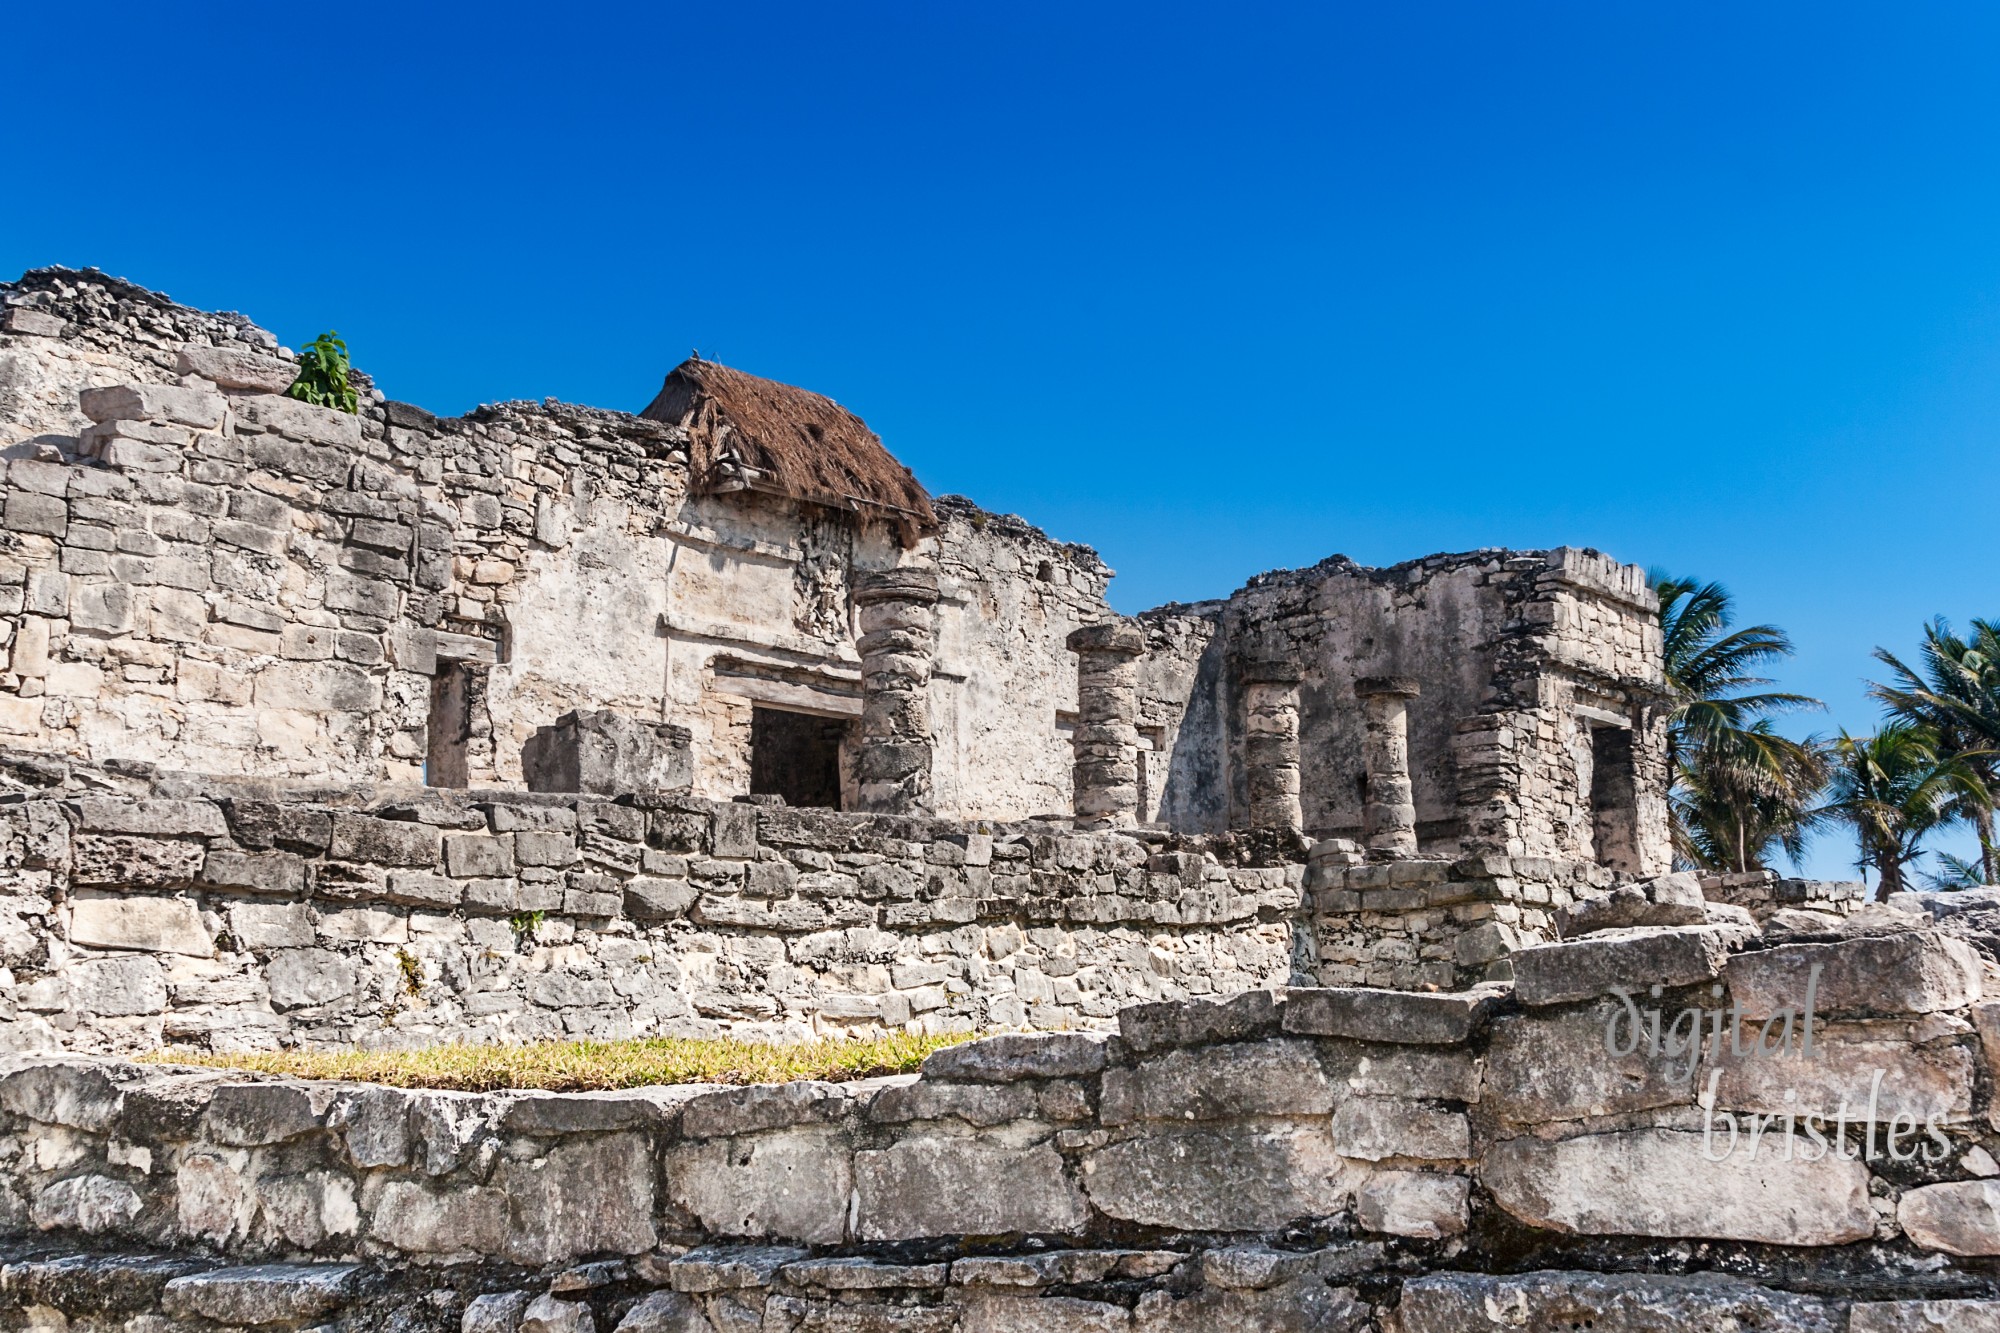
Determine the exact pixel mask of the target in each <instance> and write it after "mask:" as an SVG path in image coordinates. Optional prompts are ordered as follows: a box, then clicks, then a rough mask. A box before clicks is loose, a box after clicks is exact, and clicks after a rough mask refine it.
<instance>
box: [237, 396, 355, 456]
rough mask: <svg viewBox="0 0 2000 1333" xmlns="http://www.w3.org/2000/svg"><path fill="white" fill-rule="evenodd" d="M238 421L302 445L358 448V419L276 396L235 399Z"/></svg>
mask: <svg viewBox="0 0 2000 1333" xmlns="http://www.w3.org/2000/svg"><path fill="white" fill-rule="evenodd" d="M235 406H236V415H237V419H238V420H239V421H242V422H244V423H246V424H248V425H252V426H258V427H261V428H263V429H264V430H267V431H273V432H276V433H277V434H279V435H284V436H286V437H288V438H290V439H294V440H299V441H301V442H304V443H306V444H319V445H328V446H332V447H333V448H336V449H340V450H358V449H359V448H360V447H361V418H360V417H358V416H355V415H353V414H352V413H348V412H341V411H336V410H335V409H333V408H331V407H315V406H314V405H312V404H311V403H302V402H300V401H299V400H298V399H296V398H282V397H279V396H278V395H276V394H249V395H246V396H244V397H241V398H238V399H236V402H235Z"/></svg>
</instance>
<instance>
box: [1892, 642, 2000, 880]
mask: <svg viewBox="0 0 2000 1333" xmlns="http://www.w3.org/2000/svg"><path fill="white" fill-rule="evenodd" d="M1919 651H1920V653H1921V658H1920V660H1919V663H1918V666H1917V667H1914V668H1913V667H1910V666H1906V665H1905V664H1904V663H1903V662H1901V661H1900V660H1898V659H1897V658H1896V657H1895V656H1894V655H1893V654H1891V653H1890V652H1889V651H1888V650H1887V649H1885V648H1877V649H1876V650H1875V658H1876V660H1877V661H1879V662H1881V663H1882V664H1883V665H1885V666H1887V667H1888V668H1889V670H1891V671H1892V672H1894V673H1895V683H1894V684H1891V685H1879V684H1871V685H1870V686H1869V688H1868V692H1869V693H1870V694H1872V695H1874V696H1875V697H1876V698H1877V699H1880V700H1881V701H1882V702H1883V703H1884V704H1886V705H1888V708H1889V711H1890V713H1892V714H1894V715H1895V716H1896V717H1898V718H1901V719H1903V720H1905V721H1907V722H1910V723H1913V724H1915V725H1919V726H1924V727H1928V728H1929V729H1930V730H1931V732H1932V733H1933V734H1934V735H1935V736H1936V737H1937V743H1938V747H1939V749H1940V751H1941V752H1942V753H1944V754H1946V755H1950V756H1952V757H1954V758H1956V759H1957V760H1958V761H1959V771H1960V772H1961V773H1963V774H1964V775H1965V776H1967V777H1969V778H1971V779H1973V782H1972V784H1971V785H1969V786H1967V787H1965V789H1964V790H1963V791H1961V793H1960V796H1959V804H1960V808H1961V811H1962V813H1963V814H1964V815H1965V817H1966V818H1968V819H1969V820H1971V821H1972V826H1973V828H1974V829H1975V830H1976V831H1977V832H1978V834H1979V861H1980V869H1981V872H1982V874H1983V875H1984V876H1985V879H1986V882H1987V883H1988V884H1996V883H2000V847H1996V846H1995V845H1994V836H1993V795H1994V793H1995V792H1996V791H2000V623H1996V622H1994V621H1991V620H1975V621H1973V622H1972V633H1971V634H1969V635H1968V636H1966V637H1965V638H1962V639H1961V638H1960V637H1959V636H1958V635H1956V634H1954V633H1952V631H1951V626H1950V624H1949V623H1947V622H1946V620H1945V619H1944V617H1942V616H1939V617H1938V618H1937V619H1936V620H1933V621H1932V622H1931V623H1930V624H1928V625H1926V626H1924V643H1923V647H1922V649H1920V650H1919Z"/></svg>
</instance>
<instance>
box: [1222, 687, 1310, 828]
mask: <svg viewBox="0 0 2000 1333" xmlns="http://www.w3.org/2000/svg"><path fill="white" fill-rule="evenodd" d="M1303 677H1304V673H1303V672H1302V671H1300V670H1299V668H1298V667H1297V665H1295V664H1294V663H1291V662H1286V661H1282V660H1279V661H1254V662H1245V663H1244V664H1243V665H1242V667H1241V668H1240V669H1239V676H1238V678H1239V680H1240V682H1241V684H1242V687H1243V760H1244V766H1245V770H1246V771H1245V773H1244V782H1245V785H1246V786H1247V787H1248V789H1249V792H1248V794H1249V798H1250V827H1251V828H1253V829H1291V830H1293V831H1297V830H1298V829H1300V828H1303V827H1304V825H1305V815H1304V813H1303V811H1302V810H1301V809H1300V807H1299V681H1300V680H1301V679H1303Z"/></svg>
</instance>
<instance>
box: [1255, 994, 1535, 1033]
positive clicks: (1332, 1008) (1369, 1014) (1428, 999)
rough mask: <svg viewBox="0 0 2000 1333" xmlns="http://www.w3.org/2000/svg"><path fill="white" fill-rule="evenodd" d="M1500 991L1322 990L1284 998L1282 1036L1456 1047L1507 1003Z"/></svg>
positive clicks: (1288, 995)
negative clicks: (1348, 1038)
mask: <svg viewBox="0 0 2000 1333" xmlns="http://www.w3.org/2000/svg"><path fill="white" fill-rule="evenodd" d="M1506 995H1507V991H1506V988H1505V987H1501V986H1481V987H1477V988H1475V989H1473V990H1469V991H1463V992H1457V993H1451V994H1431V993H1426V992H1422V991H1393V990H1373V989H1369V988H1366V987H1358V986H1357V987H1325V988H1315V989H1309V990H1292V991H1287V992H1286V993H1285V1009H1284V1027H1285V1031H1287V1032H1296V1033H1300V1034H1302V1035H1307V1036H1315V1037H1352V1038H1354V1039H1356V1040H1358V1041H1377V1042H1390V1043H1396V1044H1407V1045H1426V1046H1457V1045H1460V1044H1462V1043H1464V1042H1467V1041H1470V1040H1471V1039H1472V1034H1473V1033H1474V1032H1476V1031H1477V1030H1478V1029H1479V1028H1481V1027H1483V1026H1484V1025H1485V1021H1486V1019H1487V1017H1488V1016H1489V1015H1490V1014H1492V1013H1493V1012H1494V1011H1495V1010H1496V1009H1497V1008H1499V1006H1500V1003H1501V1002H1502V1001H1503V1000H1504V999H1505V998H1506Z"/></svg>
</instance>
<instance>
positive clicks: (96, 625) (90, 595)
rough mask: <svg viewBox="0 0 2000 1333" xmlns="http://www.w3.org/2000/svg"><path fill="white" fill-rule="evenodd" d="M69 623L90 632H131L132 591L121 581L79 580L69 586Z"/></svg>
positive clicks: (111, 633) (74, 627)
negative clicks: (89, 581) (88, 581)
mask: <svg viewBox="0 0 2000 1333" xmlns="http://www.w3.org/2000/svg"><path fill="white" fill-rule="evenodd" d="M69 623H70V627H71V628H72V629H78V630H86V631H88V632H90V633H92V634H105V635H113V634H129V633H131V632H132V590H131V589H130V588H129V587H127V586H126V585H124V584H122V583H80V584H76V585H74V586H72V587H71V589H70V597H69Z"/></svg>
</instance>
